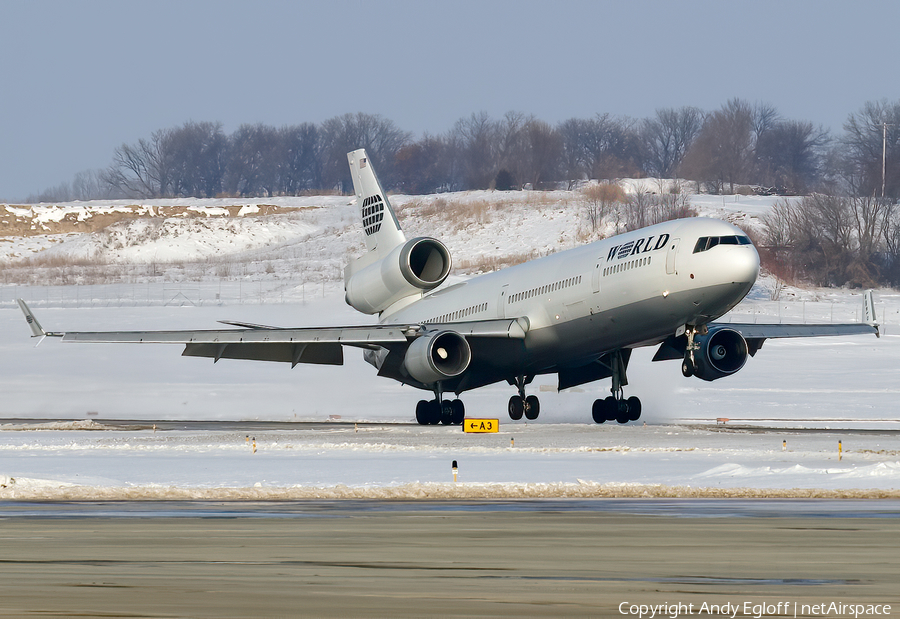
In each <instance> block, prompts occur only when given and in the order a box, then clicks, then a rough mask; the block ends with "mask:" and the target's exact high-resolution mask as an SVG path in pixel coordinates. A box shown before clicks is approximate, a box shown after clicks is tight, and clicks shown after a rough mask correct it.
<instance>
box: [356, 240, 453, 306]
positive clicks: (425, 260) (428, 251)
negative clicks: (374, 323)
mask: <svg viewBox="0 0 900 619" xmlns="http://www.w3.org/2000/svg"><path fill="white" fill-rule="evenodd" d="M450 262H451V261H450V252H449V251H448V250H447V247H446V246H445V245H444V244H443V243H441V242H440V241H438V240H437V239H431V238H426V237H419V238H415V239H410V240H409V241H407V242H406V243H404V244H403V245H398V246H397V247H396V248H394V250H393V251H391V253H389V254H388V255H387V256H385V257H384V258H382V259H381V260H378V261H377V262H373V263H372V264H369V265H367V266H366V267H364V268H362V269H360V270H359V271H356V272H354V273H352V275H350V276H349V278H348V279H347V281H346V283H345V285H344V288H345V291H346V299H347V303H348V304H349V305H350V306H351V307H353V308H354V309H357V310H359V311H360V312H363V313H364V314H377V313H378V312H382V311H384V310H386V309H387V308H389V307H390V306H391V305H393V304H394V303H396V302H397V301H399V300H400V299H402V298H404V297H408V296H411V295H414V294H420V293H421V292H423V291H427V290H431V289H433V288H436V287H438V286H440V285H441V283H443V281H444V280H445V279H447V275H449V274H450Z"/></svg>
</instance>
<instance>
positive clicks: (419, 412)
mask: <svg viewBox="0 0 900 619" xmlns="http://www.w3.org/2000/svg"><path fill="white" fill-rule="evenodd" d="M430 406H431V402H429V401H428V400H419V403H418V404H416V421H418V422H419V425H420V426H427V425H428V424H430V423H431V410H430Z"/></svg>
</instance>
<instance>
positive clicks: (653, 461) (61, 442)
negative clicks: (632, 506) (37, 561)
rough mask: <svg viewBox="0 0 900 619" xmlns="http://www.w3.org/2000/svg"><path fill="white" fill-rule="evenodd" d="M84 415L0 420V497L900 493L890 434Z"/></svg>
mask: <svg viewBox="0 0 900 619" xmlns="http://www.w3.org/2000/svg"><path fill="white" fill-rule="evenodd" d="M93 425H94V427H95V428H97V429H95V430H92V431H87V430H84V429H80V428H83V426H79V425H75V426H72V429H70V430H61V429H47V430H42V429H39V428H40V425H39V424H33V423H29V424H27V425H22V424H17V425H14V424H6V425H5V426H2V427H0V471H2V473H0V500H2V499H66V500H78V499H172V498H206V499H300V498H518V497H615V496H625V497H627V496H632V497H634V496H636V497H641V496H657V497H659V496H683V497H691V496H721V497H746V496H772V497H777V496H799V497H859V498H862V497H894V498H897V497H900V488H898V486H900V462H898V457H900V440H898V438H897V437H896V435H886V434H883V435H864V434H846V433H844V434H841V433H839V432H838V433H824V434H804V433H797V432H787V433H748V432H741V431H737V432H717V431H712V430H710V429H702V428H695V427H685V426H672V425H655V426H649V425H648V426H641V425H631V426H627V427H617V426H610V425H606V424H604V425H602V426H596V425H584V426H576V425H572V424H528V425H525V424H513V423H509V424H501V432H499V433H497V434H490V435H471V434H468V435H467V434H463V433H462V432H461V431H460V429H459V428H451V427H443V426H441V427H432V426H428V427H420V426H416V425H360V426H359V427H356V428H355V427H354V426H353V425H352V424H347V425H334V427H333V428H329V427H325V428H322V427H317V428H309V427H305V426H298V427H297V428H296V429H290V430H266V431H261V432H252V434H253V436H252V437H251V436H249V434H248V433H246V432H241V431H217V430H205V431H154V430H152V429H144V430H140V431H136V430H108V431H103V429H102V428H103V426H102V424H96V423H95V424H93ZM55 427H57V428H58V427H59V426H58V425H56V426H55ZM782 441H786V444H785V443H783V442H782ZM838 441H841V443H842V445H841V447H842V450H843V452H842V454H839V453H838V447H839V445H838ZM254 446H255V449H256V451H255V453H254ZM454 461H455V462H457V464H458V479H457V481H456V482H454V479H453V473H452V469H451V465H452V463H453V462H454Z"/></svg>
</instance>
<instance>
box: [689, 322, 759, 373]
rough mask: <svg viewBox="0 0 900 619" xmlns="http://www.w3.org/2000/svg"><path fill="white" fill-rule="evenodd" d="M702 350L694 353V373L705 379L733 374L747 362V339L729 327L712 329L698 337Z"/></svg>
mask: <svg viewBox="0 0 900 619" xmlns="http://www.w3.org/2000/svg"><path fill="white" fill-rule="evenodd" d="M697 340H698V344H699V345H700V350H698V351H697V352H696V353H695V354H694V363H695V366H696V367H695V369H694V374H695V375H696V376H697V377H698V378H702V379H703V380H709V381H712V380H716V379H717V378H722V377H725V376H731V375H732V374H734V373H735V372H737V371H738V370H740V369H741V368H742V367H744V364H745V363H746V362H747V354H748V348H747V340H745V339H744V336H743V335H741V334H740V333H738V332H737V331H735V330H734V329H729V328H728V327H722V328H719V329H715V330H713V329H710V331H709V333H707V334H706V335H703V336H698V337H697Z"/></svg>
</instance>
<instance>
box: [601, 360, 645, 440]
mask: <svg viewBox="0 0 900 619" xmlns="http://www.w3.org/2000/svg"><path fill="white" fill-rule="evenodd" d="M627 365H628V360H627V358H626V357H625V356H623V355H622V351H621V350H617V351H615V352H614V353H612V355H611V356H610V363H609V369H610V371H611V373H612V389H610V392H611V393H612V395H610V396H607V397H606V398H603V399H597V400H594V405H593V406H592V407H591V416H592V417H593V418H594V421H595V422H596V423H604V422H606V421H617V422H619V423H628V422H629V421H637V420H638V419H640V418H641V401H640V400H639V399H638V398H636V397H635V396H631V397H630V398H627V399H626V398H625V394H624V390H623V389H622V388H623V387H624V386H625V385H627V384H628V378H627V376H626V375H625V368H626V367H627Z"/></svg>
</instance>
